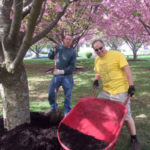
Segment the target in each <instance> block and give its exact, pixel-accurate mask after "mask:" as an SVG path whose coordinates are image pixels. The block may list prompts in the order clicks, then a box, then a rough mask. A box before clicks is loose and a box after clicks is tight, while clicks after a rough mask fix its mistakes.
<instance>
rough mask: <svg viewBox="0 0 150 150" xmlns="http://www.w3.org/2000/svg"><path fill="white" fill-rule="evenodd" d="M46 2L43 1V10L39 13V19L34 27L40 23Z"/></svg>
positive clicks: (45, 0)
mask: <svg viewBox="0 0 150 150" xmlns="http://www.w3.org/2000/svg"><path fill="white" fill-rule="evenodd" d="M46 2H47V0H44V4H43V8H42V10H41V11H40V15H39V17H38V19H37V22H36V25H38V24H39V23H40V22H41V19H42V17H43V14H44V12H45V7H46Z"/></svg>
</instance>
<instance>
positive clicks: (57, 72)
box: [53, 69, 64, 75]
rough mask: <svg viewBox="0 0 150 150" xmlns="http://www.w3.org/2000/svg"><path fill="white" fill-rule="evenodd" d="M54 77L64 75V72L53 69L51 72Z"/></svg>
mask: <svg viewBox="0 0 150 150" xmlns="http://www.w3.org/2000/svg"><path fill="white" fill-rule="evenodd" d="M53 74H54V75H60V74H64V70H59V69H55V70H54V72H53Z"/></svg>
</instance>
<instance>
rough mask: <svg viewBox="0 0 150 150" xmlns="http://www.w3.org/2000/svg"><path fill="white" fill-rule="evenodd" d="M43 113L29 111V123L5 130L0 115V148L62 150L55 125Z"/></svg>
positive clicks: (2, 149)
mask: <svg viewBox="0 0 150 150" xmlns="http://www.w3.org/2000/svg"><path fill="white" fill-rule="evenodd" d="M59 122H60V121H57V122H56V123H51V121H50V120H49V117H47V116H46V115H44V114H43V113H35V112H34V113H33V112H32V113H31V123H30V124H25V125H21V126H18V127H16V128H15V129H13V130H11V131H9V132H7V131H6V130H4V127H3V119H2V117H0V150H63V149H62V148H61V146H60V144H59V142H58V139H57V134H56V132H57V126H58V124H59Z"/></svg>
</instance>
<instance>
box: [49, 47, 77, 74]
mask: <svg viewBox="0 0 150 150" xmlns="http://www.w3.org/2000/svg"><path fill="white" fill-rule="evenodd" d="M54 55H55V54H54V51H53V50H50V51H49V54H48V57H49V58H50V59H54ZM56 57H57V59H56V66H57V69H60V70H64V74H65V75H67V74H72V73H73V71H74V69H75V65H76V52H75V50H74V49H73V48H66V47H65V46H63V45H60V46H58V47H57V49H56Z"/></svg>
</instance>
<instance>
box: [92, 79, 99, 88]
mask: <svg viewBox="0 0 150 150" xmlns="http://www.w3.org/2000/svg"><path fill="white" fill-rule="evenodd" d="M93 87H94V88H98V87H99V82H98V80H95V81H94V83H93Z"/></svg>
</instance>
